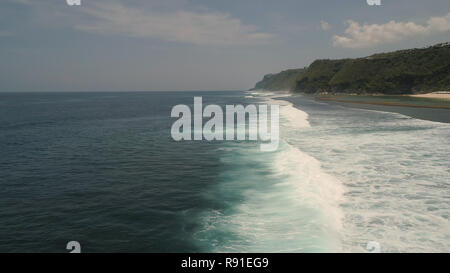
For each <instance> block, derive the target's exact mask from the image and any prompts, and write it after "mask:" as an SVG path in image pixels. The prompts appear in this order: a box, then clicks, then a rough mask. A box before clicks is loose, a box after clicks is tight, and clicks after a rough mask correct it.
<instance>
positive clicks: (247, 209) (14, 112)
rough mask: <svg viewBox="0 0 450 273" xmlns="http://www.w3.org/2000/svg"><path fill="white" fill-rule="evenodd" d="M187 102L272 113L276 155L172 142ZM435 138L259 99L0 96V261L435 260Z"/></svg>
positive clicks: (443, 238) (438, 237)
mask: <svg viewBox="0 0 450 273" xmlns="http://www.w3.org/2000/svg"><path fill="white" fill-rule="evenodd" d="M194 96H202V97H203V102H204V104H205V105H206V104H218V105H221V106H225V105H227V104H228V105H229V104H279V105H280V126H281V128H280V146H279V149H278V150H277V151H274V152H261V151H260V149H259V143H257V142H255V141H214V142H207V141H181V142H176V141H174V140H172V139H171V136H170V127H171V124H172V123H173V122H174V119H172V118H170V111H171V108H172V107H173V106H175V105H177V104H187V105H190V106H192V104H193V97H194ZM419 110H420V109H419ZM419 110H418V111H419ZM250 129H251V128H250ZM449 136H450V126H449V124H446V123H437V122H431V121H425V120H418V119H413V118H410V117H408V116H404V115H400V114H395V113H387V112H380V111H371V110H362V109H353V108H347V107H343V106H339V105H330V104H327V103H323V102H316V101H314V100H313V99H311V98H308V97H303V96H288V95H280V94H272V93H269V92H238V91H236V92H115V93H112V92H102V93H2V94H0V154H1V157H0V205H1V210H0V223H1V225H0V251H2V252H36V251H39V252H65V251H66V250H65V246H66V244H67V242H68V241H73V240H75V241H78V242H80V244H81V246H82V250H83V251H84V252H210V251H212V252H340V251H345V252H364V251H365V247H366V244H367V243H368V242H369V241H377V242H379V243H380V246H381V251H383V252H397V251H402V252H403V251H405V252H414V251H448V250H449V249H450V224H449V211H450V203H449V201H450V200H449V196H450V195H449V182H450V179H449V178H450V170H449V163H448V156H449V152H448V151H449V150H450V149H449V148H450V143H449Z"/></svg>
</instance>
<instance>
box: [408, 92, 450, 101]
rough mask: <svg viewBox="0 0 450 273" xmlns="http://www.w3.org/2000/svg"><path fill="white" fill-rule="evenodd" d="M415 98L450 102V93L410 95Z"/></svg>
mask: <svg viewBox="0 0 450 273" xmlns="http://www.w3.org/2000/svg"><path fill="white" fill-rule="evenodd" d="M409 96H410V97H413V98H429V99H442V100H450V92H433V93H427V94H417V95H409Z"/></svg>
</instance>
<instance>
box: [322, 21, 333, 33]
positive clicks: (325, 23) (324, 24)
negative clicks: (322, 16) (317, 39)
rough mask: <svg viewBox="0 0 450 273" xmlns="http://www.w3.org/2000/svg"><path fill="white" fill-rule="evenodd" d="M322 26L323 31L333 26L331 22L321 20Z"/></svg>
mask: <svg viewBox="0 0 450 273" xmlns="http://www.w3.org/2000/svg"><path fill="white" fill-rule="evenodd" d="M320 28H321V29H322V30H323V31H327V30H329V29H330V28H331V26H330V24H328V22H326V21H323V20H321V21H320Z"/></svg>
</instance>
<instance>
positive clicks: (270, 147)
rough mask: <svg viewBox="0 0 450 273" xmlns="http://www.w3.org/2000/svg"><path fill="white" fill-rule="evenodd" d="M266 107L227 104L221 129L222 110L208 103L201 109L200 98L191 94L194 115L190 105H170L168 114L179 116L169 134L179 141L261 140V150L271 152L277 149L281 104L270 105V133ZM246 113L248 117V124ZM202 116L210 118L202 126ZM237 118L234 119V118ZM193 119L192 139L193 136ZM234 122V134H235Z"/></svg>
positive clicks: (173, 116) (201, 101) (262, 105)
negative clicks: (170, 110)
mask: <svg viewBox="0 0 450 273" xmlns="http://www.w3.org/2000/svg"><path fill="white" fill-rule="evenodd" d="M268 109H269V106H268V105H266V104H261V105H258V107H257V106H256V105H253V104H249V105H247V106H245V107H244V106H243V105H226V106H225V113H226V121H225V127H226V130H225V131H224V130H223V129H224V111H223V109H222V107H220V106H219V105H214V104H210V105H207V106H206V107H204V108H203V100H202V97H194V111H193V112H194V115H193V117H192V111H191V108H190V107H189V106H187V105H184V104H179V105H176V106H174V107H173V108H172V112H171V117H172V118H179V119H178V120H176V121H175V122H174V123H173V125H172V128H171V136H172V139H173V140H175V141H181V140H207V141H213V140H219V141H221V140H227V141H233V140H247V137H246V135H247V131H246V128H247V126H248V140H251V141H257V140H258V136H259V140H261V142H262V143H261V144H260V150H261V151H264V152H272V151H276V150H277V149H278V145H279V138H280V121H279V119H280V107H279V105H276V104H271V105H270V132H269V128H268V127H269V126H268ZM246 116H248V124H247V122H246V121H247V119H246ZM203 118H209V120H208V121H207V122H206V123H205V124H204V125H203ZM235 118H236V119H235ZM192 120H193V123H194V138H193V139H192V131H191V130H192ZM235 121H236V122H235ZM235 125H236V128H237V130H236V134H235Z"/></svg>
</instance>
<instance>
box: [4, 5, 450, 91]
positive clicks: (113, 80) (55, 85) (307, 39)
mask: <svg viewBox="0 0 450 273" xmlns="http://www.w3.org/2000/svg"><path fill="white" fill-rule="evenodd" d="M375 2H376V1H375ZM380 2H381V5H379V6H378V5H368V4H367V0H347V1H332V0H329V1H323V0H315V1H314V0H311V1H302V0H277V1H274V0H272V1H267V0H146V1H144V0H140V1H138V0H126V1H120V0H81V5H80V6H77V5H73V6H70V5H68V4H67V1H66V0H1V2H0V92H21V91H22V92H23V91H178V90H245V89H249V88H251V87H253V86H254V84H255V83H256V82H257V81H259V80H260V79H261V78H262V77H263V76H264V75H265V74H268V73H277V72H279V71H281V70H285V69H290V68H299V67H305V66H308V65H309V64H310V63H311V62H312V61H314V60H315V59H325V58H326V59H337V58H354V57H362V56H367V55H371V54H373V53H377V52H386V51H393V50H398V49H405V48H416V47H425V46H429V45H433V44H436V43H440V42H449V41H450V1H449V0H380Z"/></svg>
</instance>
